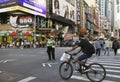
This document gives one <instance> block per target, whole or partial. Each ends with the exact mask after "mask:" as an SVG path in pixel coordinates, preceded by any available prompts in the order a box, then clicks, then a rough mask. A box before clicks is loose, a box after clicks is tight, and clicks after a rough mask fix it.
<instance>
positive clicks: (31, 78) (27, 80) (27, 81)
mask: <svg viewBox="0 0 120 82" xmlns="http://www.w3.org/2000/svg"><path fill="white" fill-rule="evenodd" d="M36 78H37V77H28V78H25V79H23V80H20V81H18V82H29V81H31V80H33V79H36Z"/></svg>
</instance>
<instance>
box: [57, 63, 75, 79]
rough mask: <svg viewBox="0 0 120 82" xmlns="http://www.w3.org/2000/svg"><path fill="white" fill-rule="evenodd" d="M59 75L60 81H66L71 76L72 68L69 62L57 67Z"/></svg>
mask: <svg viewBox="0 0 120 82" xmlns="http://www.w3.org/2000/svg"><path fill="white" fill-rule="evenodd" d="M59 74H60V76H61V78H62V79H64V80H67V79H69V78H70V77H71V76H72V74H73V67H72V65H71V64H70V63H69V62H63V63H61V64H60V67H59Z"/></svg>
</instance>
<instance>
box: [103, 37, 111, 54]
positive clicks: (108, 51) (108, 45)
mask: <svg viewBox="0 0 120 82" xmlns="http://www.w3.org/2000/svg"><path fill="white" fill-rule="evenodd" d="M110 45H111V43H110V40H108V39H105V52H104V55H106V53H107V56H109V53H110Z"/></svg>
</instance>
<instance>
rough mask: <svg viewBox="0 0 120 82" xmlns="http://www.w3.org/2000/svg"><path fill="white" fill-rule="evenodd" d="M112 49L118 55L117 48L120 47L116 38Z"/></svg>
mask: <svg viewBox="0 0 120 82" xmlns="http://www.w3.org/2000/svg"><path fill="white" fill-rule="evenodd" d="M112 49H113V50H114V55H115V56H116V55H117V50H118V49H119V42H118V40H117V39H115V40H114V41H113V43H112Z"/></svg>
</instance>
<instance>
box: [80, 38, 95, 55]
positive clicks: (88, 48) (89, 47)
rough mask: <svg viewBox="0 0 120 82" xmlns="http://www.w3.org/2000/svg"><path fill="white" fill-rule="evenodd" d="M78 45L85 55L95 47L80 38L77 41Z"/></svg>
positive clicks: (93, 51)
mask: <svg viewBox="0 0 120 82" xmlns="http://www.w3.org/2000/svg"><path fill="white" fill-rule="evenodd" d="M78 46H80V47H81V50H82V52H83V53H85V54H87V55H92V54H93V53H95V48H94V46H93V45H92V44H91V43H90V42H89V41H88V40H86V39H82V40H81V41H80V42H79V43H78Z"/></svg>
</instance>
